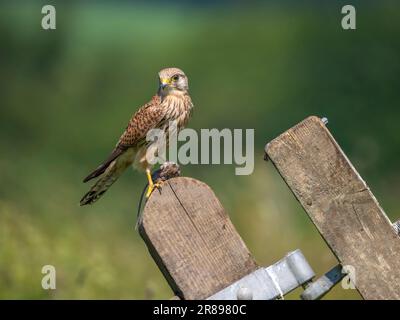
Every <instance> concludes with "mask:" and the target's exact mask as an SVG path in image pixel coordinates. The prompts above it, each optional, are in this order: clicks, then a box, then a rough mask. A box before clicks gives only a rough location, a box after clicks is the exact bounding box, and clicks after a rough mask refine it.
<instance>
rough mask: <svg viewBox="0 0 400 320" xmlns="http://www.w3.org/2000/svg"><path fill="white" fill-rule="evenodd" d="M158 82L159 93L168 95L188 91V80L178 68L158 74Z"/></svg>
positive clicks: (166, 69) (168, 69) (164, 70)
mask: <svg viewBox="0 0 400 320" xmlns="http://www.w3.org/2000/svg"><path fill="white" fill-rule="evenodd" d="M158 78H159V82H160V87H159V93H160V94H161V95H164V96H166V95H168V94H170V93H174V92H175V93H176V92H187V91H188V89H189V85H188V78H187V77H186V75H185V73H184V72H183V71H182V70H181V69H178V68H165V69H162V70H161V71H160V72H159V73H158Z"/></svg>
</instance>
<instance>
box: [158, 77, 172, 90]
mask: <svg viewBox="0 0 400 320" xmlns="http://www.w3.org/2000/svg"><path fill="white" fill-rule="evenodd" d="M170 84H171V80H169V79H161V82H160V88H161V89H164V88H165V87H167V86H168V85H170Z"/></svg>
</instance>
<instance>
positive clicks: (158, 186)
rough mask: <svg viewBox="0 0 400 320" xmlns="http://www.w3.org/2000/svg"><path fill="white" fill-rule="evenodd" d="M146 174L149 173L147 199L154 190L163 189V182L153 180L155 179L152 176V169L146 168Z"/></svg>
mask: <svg viewBox="0 0 400 320" xmlns="http://www.w3.org/2000/svg"><path fill="white" fill-rule="evenodd" d="M146 175H147V180H148V182H149V187H148V188H147V192H146V199H148V198H149V197H150V195H151V193H152V192H153V190H154V189H161V183H159V182H156V183H154V182H153V179H152V178H151V171H150V169H146Z"/></svg>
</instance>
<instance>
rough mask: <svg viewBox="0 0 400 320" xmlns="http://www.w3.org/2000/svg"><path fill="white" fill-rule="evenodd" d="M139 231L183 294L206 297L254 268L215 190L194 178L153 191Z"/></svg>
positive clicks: (164, 270)
mask: <svg viewBox="0 0 400 320" xmlns="http://www.w3.org/2000/svg"><path fill="white" fill-rule="evenodd" d="M139 232H140V234H141V236H142V238H143V239H144V241H145V243H146V245H147V247H148V249H149V251H150V253H151V255H152V256H153V259H154V260H155V261H156V263H157V265H158V266H159V268H160V270H161V272H162V273H163V274H164V276H165V278H166V279H167V280H168V282H169V284H170V286H171V288H172V289H173V290H174V292H175V294H176V295H178V296H179V297H180V298H182V299H204V298H207V297H209V296H211V295H212V294H214V293H216V292H218V291H219V290H221V289H223V288H225V287H227V286H228V285H230V284H231V283H233V282H234V281H236V280H239V279H240V278H242V277H243V276H245V275H247V274H249V273H251V272H252V271H254V270H256V269H257V268H258V267H257V264H256V262H255V260H254V259H253V257H252V256H251V254H250V252H249V250H248V249H247V247H246V245H245V244H244V242H243V240H242V239H241V237H240V236H239V234H238V233H237V231H236V230H235V228H234V226H233V224H232V223H231V221H230V219H229V217H228V215H227V214H226V212H225V210H224V208H223V207H222V205H221V203H220V202H219V201H218V199H217V198H216V196H215V194H214V192H213V191H212V190H211V189H210V188H209V187H208V186H207V185H206V184H204V183H202V182H200V181H198V180H195V179H192V178H184V177H178V178H172V179H170V180H167V181H166V182H164V183H163V185H162V189H161V192H159V191H157V190H156V191H154V192H153V194H152V196H151V197H150V199H149V200H148V201H147V203H146V206H145V209H144V211H143V217H142V223H141V225H139Z"/></svg>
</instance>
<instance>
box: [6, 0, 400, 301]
mask: <svg viewBox="0 0 400 320" xmlns="http://www.w3.org/2000/svg"><path fill="white" fill-rule="evenodd" d="M45 4H55V6H56V10H57V29H56V30H55V31H45V30H42V29H41V19H42V14H41V8H42V6H43V5H45ZM345 4H348V3H347V2H344V1H300V2H299V1H296V2H295V1H286V2H285V1H283V2H282V1H279V2H278V1H270V2H266V3H264V2H244V1H243V2H227V1H225V2H222V3H219V4H217V5H216V4H212V3H211V2H174V1H172V2H168V3H167V2H161V1H160V2H151V1H149V2H140V3H133V2H128V1H114V2H112V3H111V2H105V1H104V2H103V1H101V2H100V1H97V2H96V1H83V2H74V1H68V3H67V2H66V1H65V2H61V1H59V2H54V1H51V3H50V2H49V3H48V2H46V1H29V2H28V1H25V2H23V1H21V2H11V1H9V2H2V3H1V4H0V46H1V47H0V48H1V50H0V93H1V100H0V101H1V102H0V103H1V107H0V147H1V151H2V155H1V157H0V168H1V170H0V181H1V184H0V298H3V299H4V298H17V299H19V298H23V299H25V298H36V299H48V298H50V299H67V298H72V299H79V298H88V299H92V298H117V299H148V298H149V299H157V298H169V297H171V295H172V292H171V290H170V289H169V287H168V285H167V283H166V281H165V280H164V278H163V277H162V275H161V273H160V272H159V270H158V269H157V267H156V265H155V263H154V262H153V260H152V259H151V257H150V255H149V254H148V252H147V249H146V247H145V245H144V243H143V242H142V240H141V238H140V237H139V235H138V234H137V232H136V231H135V230H134V224H135V218H136V206H137V202H138V200H139V196H140V192H141V190H142V188H143V187H144V184H145V181H146V180H145V176H144V175H143V174H141V173H137V172H133V171H132V170H129V172H127V173H126V174H125V175H124V176H123V177H122V178H121V179H120V180H119V181H118V183H116V184H115V185H114V186H113V187H112V188H111V189H110V190H109V192H107V194H106V195H105V196H104V198H102V199H101V201H99V202H98V203H96V204H95V205H93V206H91V207H82V208H81V207H79V206H78V201H79V199H80V197H81V196H82V195H83V193H84V192H86V191H87V189H88V187H89V186H88V185H84V184H82V182H81V181H82V178H83V177H84V176H85V175H86V174H87V173H88V172H89V171H90V170H92V169H93V168H94V167H96V166H97V165H98V164H99V163H100V162H101V161H102V160H104V158H105V157H106V156H107V155H108V153H109V152H110V150H111V148H112V147H113V146H114V144H115V142H116V140H117V139H118V138H119V135H120V134H121V132H122V131H123V129H124V128H125V126H126V123H127V121H128V119H129V118H130V116H131V114H132V113H133V112H134V111H135V110H136V109H137V107H138V106H140V105H141V104H143V103H144V102H146V101H147V100H148V99H149V98H150V97H151V95H152V94H154V93H155V91H156V89H157V77H156V76H157V72H158V70H159V69H161V68H163V67H167V66H168V67H169V66H177V67H180V68H182V69H183V70H184V71H185V72H186V74H187V75H188V76H189V79H190V89H191V95H192V98H193V101H194V103H195V106H196V109H195V113H194V116H193V119H192V121H191V122H190V125H189V126H190V127H192V128H194V129H200V128H214V127H215V128H219V129H222V128H255V130H256V131H255V138H256V152H257V153H256V165H255V171H254V173H253V174H252V175H250V176H241V177H239V176H235V175H234V166H217V165H213V166H206V165H188V166H185V167H183V168H182V170H183V174H184V175H187V176H192V177H194V178H197V179H200V180H202V181H204V182H206V183H207V184H209V185H210V186H211V187H212V188H213V190H214V191H215V193H216V195H217V196H218V197H219V199H220V200H221V202H222V204H223V205H224V207H225V208H226V209H227V211H228V212H229V214H230V217H231V219H232V221H233V223H234V225H235V226H236V228H237V229H238V231H239V233H240V234H241V236H242V237H243V239H244V240H245V242H246V244H247V245H248V247H249V249H250V250H251V252H252V253H253V255H254V256H255V258H256V259H257V261H258V262H259V263H260V264H262V265H269V264H271V263H273V262H275V261H276V260H278V259H280V258H281V257H283V256H284V255H285V254H286V253H287V252H288V251H291V250H294V249H296V248H300V249H301V250H302V251H303V253H304V254H305V256H306V257H307V259H308V260H309V261H310V263H311V265H312V266H313V268H314V270H315V271H316V273H317V274H318V275H321V274H322V273H324V272H326V271H327V270H328V269H329V268H330V267H332V266H333V265H334V264H335V258H334V257H333V255H332V254H331V252H330V251H329V249H328V248H327V246H326V245H325V243H324V242H323V241H322V239H321V238H320V236H319V235H318V233H317V231H316V229H315V228H314V226H313V225H312V224H311V222H310V221H309V220H308V218H307V216H306V214H305V213H304V212H303V210H302V208H301V207H300V205H299V204H298V203H297V202H296V200H295V199H294V197H293V196H292V194H291V193H290V191H289V189H288V188H287V187H286V185H285V184H284V182H283V181H282V180H281V178H280V177H279V176H278V174H277V172H276V170H275V169H274V168H273V166H272V164H271V163H267V162H264V161H263V159H262V158H263V147H264V145H265V143H266V142H268V141H270V140H272V139H273V138H274V137H276V136H277V135H279V134H280V133H282V132H283V131H284V130H286V129H288V128H289V127H291V126H292V125H294V124H296V123H297V122H299V121H301V120H302V119H303V118H305V117H307V116H309V115H311V114H314V115H319V116H326V117H328V118H329V128H330V130H331V132H332V133H333V134H334V136H335V137H336V139H337V141H338V142H339V144H340V145H341V146H342V148H343V149H344V151H345V152H346V153H347V155H348V156H349V158H350V159H351V161H352V162H353V164H354V165H355V166H356V168H357V169H358V170H359V172H360V173H361V175H362V176H363V177H364V179H365V180H366V181H367V182H368V183H369V185H370V187H371V189H372V191H373V192H374V193H375V195H376V196H377V198H378V199H379V201H380V203H381V205H382V206H383V208H384V209H385V210H386V212H387V214H388V215H389V217H390V218H391V219H392V220H395V219H398V218H399V217H400V197H399V191H400V187H399V178H400V168H399V166H398V161H399V160H398V158H399V150H400V134H399V133H400V130H399V116H400V108H399V99H400V90H399V88H400V80H399V75H400V61H399V57H400V42H399V34H400V10H399V5H398V2H397V3H396V2H395V1H393V2H389V1H379V2H378V1H373V2H372V1H371V2H369V1H362V3H361V1H352V4H353V5H355V7H356V9H357V30H355V31H344V30H343V29H342V28H341V18H342V14H341V13H340V11H341V7H342V6H343V5H345ZM46 264H51V265H54V266H55V267H56V270H57V289H56V290H48V291H46V290H43V289H42V288H41V279H42V276H43V275H42V274H41V268H42V266H43V265H46ZM298 295H299V291H297V292H295V293H294V294H292V295H290V296H289V298H293V299H295V298H298ZM358 298H359V295H358V293H357V292H356V291H355V290H343V289H342V288H341V287H340V286H338V287H337V288H335V289H334V290H333V291H332V292H331V293H330V294H328V295H327V296H326V299H358Z"/></svg>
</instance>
